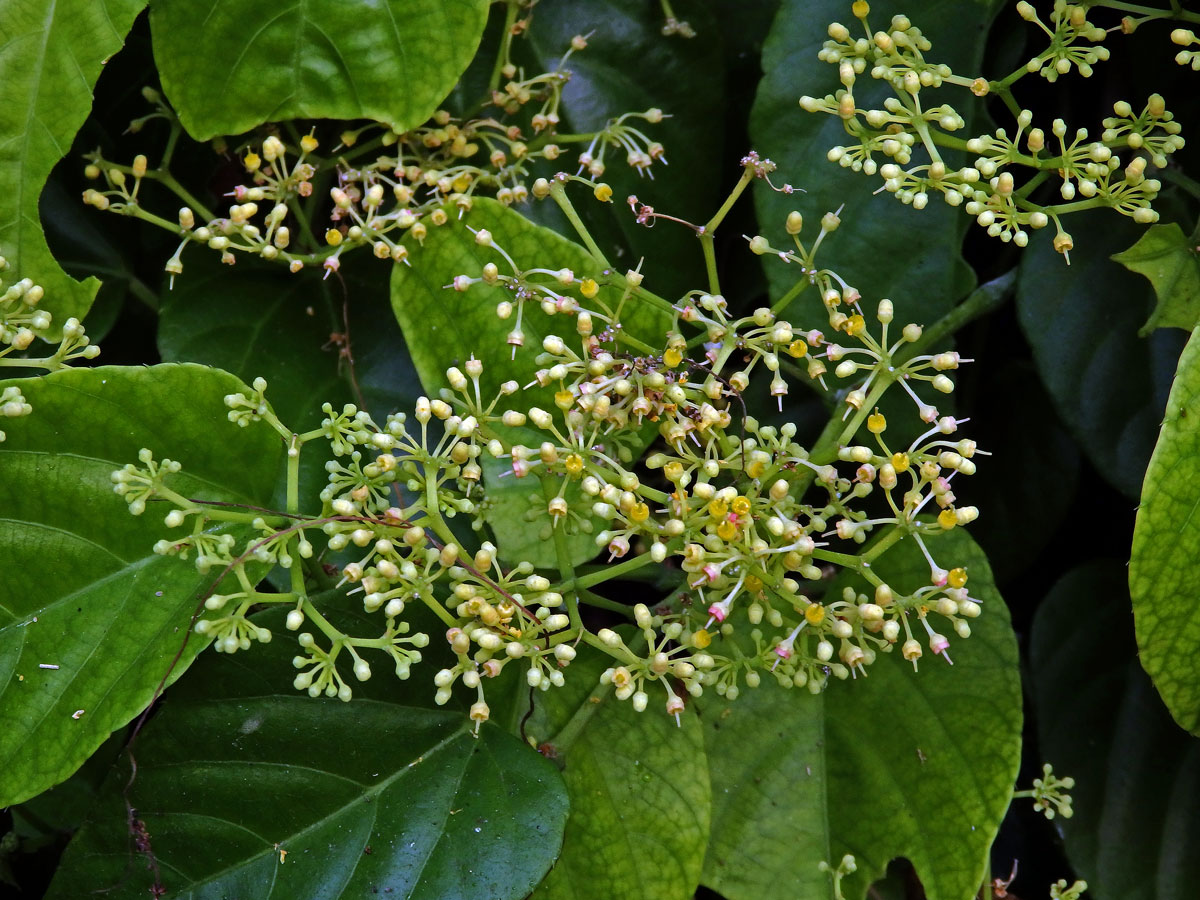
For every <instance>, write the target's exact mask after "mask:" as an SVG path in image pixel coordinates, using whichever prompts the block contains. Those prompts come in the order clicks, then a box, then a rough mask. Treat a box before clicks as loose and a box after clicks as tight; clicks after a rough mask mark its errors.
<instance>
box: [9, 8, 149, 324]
mask: <svg viewBox="0 0 1200 900" xmlns="http://www.w3.org/2000/svg"><path fill="white" fill-rule="evenodd" d="M145 5H146V4H145V2H144V0H105V2H103V3H94V2H87V0H76V2H55V0H39V2H35V3H7V4H5V8H4V15H3V16H2V17H0V135H5V136H7V137H6V139H5V140H4V141H0V192H2V193H3V196H5V197H6V198H8V200H7V202H6V203H5V205H4V209H3V213H2V215H0V256H2V257H4V258H6V259H7V260H8V264H9V271H11V272H13V273H14V274H15V275H16V277H17V278H29V279H31V280H32V281H34V282H35V283H36V284H40V285H41V286H42V287H43V289H44V290H45V292H46V296H45V299H44V300H43V301H42V304H41V306H42V308H43V309H46V310H47V311H49V312H50V313H51V314H52V315H53V317H54V318H53V321H52V322H51V329H50V332H49V336H50V337H57V336H59V335H60V334H61V333H62V325H63V323H64V322H65V321H66V320H67V319H68V318H71V317H72V316H74V317H75V318H78V319H82V318H83V316H84V314H85V313H86V312H87V311H88V309H89V308H90V307H91V305H92V300H93V299H94V298H95V296H96V291H97V290H99V288H100V282H99V281H98V280H96V279H95V278H88V279H86V280H84V281H76V280H75V279H73V278H71V277H70V276H69V275H68V274H67V273H66V272H64V271H63V270H62V267H61V266H59V264H58V263H57V262H56V261H55V259H54V257H53V256H52V255H51V253H50V248H49V247H48V246H47V245H46V239H45V237H44V235H43V233H42V226H41V220H40V218H39V215H38V198H39V196H40V195H41V192H42V188H43V186H44V185H45V184H46V179H47V178H49V176H50V171H51V170H52V169H53V168H54V164H55V163H56V162H58V160H59V159H61V158H62V157H63V156H64V155H65V153H66V150H67V149H68V148H69V147H70V145H71V139H72V138H73V137H74V136H75V132H76V131H78V130H79V127H80V126H81V125H82V124H83V121H84V119H86V118H87V114H88V112H89V110H91V107H92V93H91V92H92V87H93V85H95V83H96V79H97V78H98V77H99V75H100V69H101V67H102V66H103V65H104V62H105V61H106V60H107V58H108V57H109V56H111V55H112V54H113V53H115V52H116V51H117V50H119V49H120V48H121V44H122V42H123V41H124V39H125V35H126V33H127V32H128V31H129V29H130V28H131V27H132V26H133V20H134V18H135V17H136V16H137V14H138V13H139V12H140V11H141V9H142V7H143V6H145Z"/></svg>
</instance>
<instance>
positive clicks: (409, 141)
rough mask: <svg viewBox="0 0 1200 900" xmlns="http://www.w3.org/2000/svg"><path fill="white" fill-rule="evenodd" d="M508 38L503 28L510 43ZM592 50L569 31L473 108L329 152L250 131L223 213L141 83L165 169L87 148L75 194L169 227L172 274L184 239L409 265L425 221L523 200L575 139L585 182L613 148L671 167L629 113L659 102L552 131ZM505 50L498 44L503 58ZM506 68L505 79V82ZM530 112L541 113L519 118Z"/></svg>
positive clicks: (316, 260)
mask: <svg viewBox="0 0 1200 900" xmlns="http://www.w3.org/2000/svg"><path fill="white" fill-rule="evenodd" d="M510 38H511V34H509V33H508V32H506V40H508V39H510ZM586 46H587V39H586V38H585V37H583V36H576V37H575V38H573V39H572V41H571V46H570V48H569V49H568V51H567V52H566V53H565V54H564V55H563V57H562V58H561V59H560V60H559V63H558V66H557V67H556V68H555V69H554V71H552V72H546V73H542V74H539V75H536V76H533V77H531V78H524V77H521V76H520V75H519V74H518V71H517V67H516V66H515V65H513V64H512V63H511V62H510V61H509V62H505V63H504V64H503V65H502V66H500V68H499V69H498V71H497V76H496V79H497V80H496V84H495V86H494V87H493V89H492V91H491V95H490V105H488V106H485V107H483V108H481V109H480V110H479V114H478V115H475V116H468V117H465V118H461V117H455V116H452V115H451V114H450V113H449V112H447V111H446V110H438V111H437V112H436V113H434V115H433V118H432V120H431V121H429V122H428V123H426V124H425V125H422V126H420V127H418V128H414V129H412V130H410V131H405V132H395V131H393V130H390V129H387V128H383V127H381V126H379V125H374V124H372V125H367V126H363V127H361V128H354V129H347V130H345V131H343V132H342V133H341V134H340V136H339V139H338V143H337V144H336V146H335V147H334V148H333V150H332V152H331V153H330V154H329V155H322V154H320V153H319V152H318V151H319V150H320V147H321V142H320V141H319V140H318V138H317V136H316V134H315V131H310V132H309V133H308V134H306V135H303V136H301V135H298V134H297V135H294V138H295V140H294V141H292V142H291V143H290V144H289V143H288V142H285V141H284V140H283V139H282V138H281V137H280V136H279V134H278V133H277V132H276V131H270V132H269V133H266V134H265V136H263V137H261V139H254V140H251V141H248V142H247V143H245V144H244V145H242V146H241V147H240V149H239V150H238V153H239V155H240V162H241V165H242V168H243V170H244V177H245V181H244V182H243V183H241V184H238V185H236V186H235V187H234V188H233V190H232V191H230V192H229V194H228V195H227V196H228V197H229V198H230V199H231V201H232V202H231V204H230V205H229V207H228V208H227V210H226V211H225V213H224V214H221V213H220V212H219V211H217V210H214V209H209V208H208V207H206V206H205V205H204V204H203V203H202V202H200V201H199V200H197V199H196V198H195V197H193V196H192V195H191V194H189V193H188V192H187V190H186V189H185V188H184V187H183V186H182V185H181V184H179V182H178V181H176V179H175V178H174V176H173V175H171V173H170V172H169V170H168V165H169V162H170V149H172V148H173V147H174V143H175V138H176V137H177V136H178V130H179V124H178V121H177V119H176V118H175V115H174V112H173V111H172V110H171V109H170V108H169V107H167V106H166V104H165V102H164V101H163V99H162V97H161V96H160V95H159V94H158V93H157V92H155V91H153V90H147V91H146V92H145V94H146V97H147V99H149V100H150V101H151V102H152V103H153V104H154V105H155V107H156V110H157V111H156V112H155V113H154V114H152V115H151V116H149V117H147V118H162V119H165V120H166V121H167V122H168V123H170V125H171V128H172V129H173V130H172V139H171V140H170V141H169V144H168V152H167V153H166V154H165V155H164V159H163V161H162V163H161V165H160V166H159V168H157V169H151V168H150V167H149V162H148V160H147V158H146V156H144V155H138V156H137V157H136V158H135V159H134V160H133V163H132V164H131V165H128V166H125V165H118V164H115V163H112V162H109V161H106V160H105V159H104V158H103V157H102V156H101V154H100V153H99V152H98V151H97V152H95V153H92V154H90V155H89V157H88V159H89V160H90V161H89V163H88V165H87V167H86V174H87V176H88V177H89V178H91V179H93V180H98V181H102V182H103V184H104V186H103V188H101V189H97V188H88V189H87V190H86V191H85V192H84V194H83V201H84V202H85V203H87V204H89V205H91V206H94V207H96V208H97V209H100V210H108V211H111V212H116V213H120V214H123V215H131V216H136V217H137V218H140V219H143V220H145V221H147V222H150V223H152V224H154V225H157V226H159V227H161V228H163V229H165V230H167V231H170V232H172V233H174V234H177V235H178V237H179V239H180V243H179V246H178V248H177V249H176V251H175V253H174V254H172V256H171V258H170V259H169V260H168V261H167V263H166V266H165V269H166V271H167V272H168V273H169V274H170V275H171V278H172V281H173V280H174V276H176V275H178V274H180V273H182V272H183V258H182V256H183V252H184V251H185V250H186V249H187V248H188V247H189V246H192V245H204V246H207V247H208V248H209V249H211V250H214V251H216V252H218V253H220V255H221V260H222V262H224V263H227V264H229V265H233V264H234V263H235V262H236V260H237V254H239V253H241V254H248V255H252V256H257V257H260V258H262V259H266V260H272V261H278V262H280V263H282V264H286V265H287V266H288V267H289V269H290V270H291V271H292V272H299V271H301V270H303V269H304V268H306V267H309V266H319V267H322V268H323V269H324V272H325V275H326V276H328V275H329V274H330V273H332V272H336V271H337V270H338V269H339V267H340V265H341V257H342V256H343V255H344V254H345V253H346V252H349V251H351V250H353V249H357V248H362V247H369V248H371V251H372V252H373V253H374V255H375V256H376V257H379V258H381V259H391V260H393V261H395V262H405V263H407V262H408V255H409V248H408V242H406V241H405V240H404V238H406V237H407V236H411V237H412V238H415V240H416V241H417V242H418V243H420V242H422V241H423V240H424V238H425V235H426V234H427V232H428V229H429V228H430V227H436V226H439V225H444V224H445V223H446V222H447V220H448V218H449V215H450V214H452V213H454V212H455V211H457V215H459V216H462V215H463V214H464V213H465V212H466V211H468V210H469V209H470V208H471V204H472V202H473V198H474V197H475V196H477V195H478V194H480V193H486V194H488V195H491V196H494V197H495V198H496V199H497V200H499V201H500V202H501V203H504V204H506V205H508V204H512V203H524V202H526V201H527V200H528V199H529V187H528V184H529V182H530V180H531V177H532V173H533V172H535V171H536V170H538V169H540V168H545V167H546V166H547V165H548V164H553V162H554V161H555V160H558V159H560V157H564V156H565V155H566V154H567V153H568V148H569V146H570V145H571V144H579V145H582V146H583V147H584V148H585V149H583V150H582V152H580V153H579V154H578V164H579V167H580V171H581V172H582V171H584V170H587V172H588V173H589V174H590V176H591V177H593V178H599V177H600V176H601V175H602V174H603V173H604V171H605V156H606V154H607V153H608V152H609V151H610V150H614V149H615V150H616V151H617V152H619V153H623V154H624V157H625V162H626V163H627V164H628V165H629V166H631V167H632V168H634V169H635V170H636V171H637V172H638V173H639V174H641V173H647V174H651V171H650V170H651V168H652V166H653V165H654V164H655V163H658V162H661V163H662V164H664V165H665V164H666V159H665V157H664V150H663V146H662V144H660V143H658V142H656V141H654V140H652V139H651V138H649V137H648V136H647V135H646V134H644V133H643V132H642V131H641V130H639V128H638V127H636V123H637V122H646V123H651V124H655V123H658V122H660V121H662V118H663V112H662V110H659V109H650V110H647V111H645V112H627V113H624V114H622V115H619V116H617V117H615V118H614V119H612V120H611V121H609V122H608V123H607V124H606V125H605V127H604V128H603V129H601V130H600V131H598V132H595V133H583V134H572V135H563V136H561V137H560V136H558V135H557V134H556V131H557V126H558V124H559V105H560V103H561V99H562V89H563V86H564V85H565V84H566V83H567V81H568V80H569V79H570V77H571V73H570V71H569V70H568V69H567V68H565V65H566V63H567V62H568V61H569V59H570V57H571V55H572V54H573V53H575V52H577V51H580V50H583V49H584V48H586ZM507 52H508V44H507V43H506V44H505V47H504V53H505V57H504V58H505V59H507ZM501 76H503V78H504V79H506V80H505V81H504V83H503V84H502V85H501V84H500V77H501ZM529 109H536V110H537V111H536V112H533V113H532V114H530V115H526V116H524V117H521V118H514V117H517V116H519V115H520V114H522V113H526V112H528V110H529ZM496 111H499V117H497V116H496V115H494V114H493V113H495V112H496ZM140 124H142V120H139V127H140ZM145 179H150V180H153V181H157V182H159V183H161V184H162V185H163V186H165V187H167V188H169V189H170V190H171V191H173V192H174V193H175V194H176V195H177V196H178V197H179V198H180V199H181V200H183V202H184V203H185V205H184V206H183V207H182V208H180V209H179V211H178V213H177V214H176V215H175V216H174V217H173V218H164V217H161V216H159V215H157V214H155V213H153V212H150V211H149V210H147V209H145V208H144V207H143V205H142V204H141V202H140V201H139V198H138V194H139V190H140V188H141V185H142V182H143V180H145ZM309 198H311V199H309ZM314 207H315V208H314ZM448 210H449V212H448ZM318 216H324V217H325V220H324V224H320V225H318V224H317V223H318V222H319V218H318Z"/></svg>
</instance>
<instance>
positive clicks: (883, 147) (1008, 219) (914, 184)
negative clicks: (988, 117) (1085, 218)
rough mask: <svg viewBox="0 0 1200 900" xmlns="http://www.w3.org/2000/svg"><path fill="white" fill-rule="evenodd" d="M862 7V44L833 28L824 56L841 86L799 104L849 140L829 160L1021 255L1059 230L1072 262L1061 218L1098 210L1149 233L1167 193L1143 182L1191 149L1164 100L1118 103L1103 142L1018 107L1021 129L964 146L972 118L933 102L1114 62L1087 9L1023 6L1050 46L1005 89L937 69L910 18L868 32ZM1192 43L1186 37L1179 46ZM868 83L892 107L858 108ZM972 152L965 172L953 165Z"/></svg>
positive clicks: (1058, 244) (1059, 4) (1058, 240)
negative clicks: (951, 90)
mask: <svg viewBox="0 0 1200 900" xmlns="http://www.w3.org/2000/svg"><path fill="white" fill-rule="evenodd" d="M854 6H855V15H856V16H858V18H859V22H860V25H861V27H862V29H863V34H862V36H859V37H855V36H854V35H852V33H851V30H850V29H849V28H847V27H846V26H845V25H842V24H840V23H836V22H835V23H834V24H832V25H830V26H829V29H828V33H829V39H828V40H827V41H825V43H824V45H823V47H822V49H821V51H820V53H819V54H818V56H819V58H820V59H821V60H823V61H825V62H828V63H830V64H832V65H835V66H837V67H838V75H839V79H840V81H841V85H842V86H841V87H840V88H839V89H838V90H837V91H836V92H835V93H833V94H829V95H827V96H825V97H823V98H817V97H808V96H806V97H802V98H800V105H801V107H803V108H804V109H805V110H806V111H808V112H824V113H828V114H832V115H836V116H839V117H840V118H841V119H842V120H843V122H844V124H845V128H846V131H847V133H848V134H849V135H850V136H851V138H852V139H853V142H852V143H850V144H847V145H845V146H835V147H833V148H831V149H830V150H829V152H828V158H829V159H830V160H831V161H832V162H836V163H838V164H839V165H841V166H843V167H846V168H849V169H851V170H853V171H856V172H863V173H864V174H866V175H879V177H880V178H882V179H883V187H884V189H885V190H887V191H888V192H889V193H891V194H893V195H894V196H895V197H896V198H897V199H898V200H899V201H900V202H902V203H905V204H907V205H911V206H912V207H913V208H914V209H923V208H924V207H925V206H927V205H928V203H929V201H930V198H931V197H933V196H940V197H941V198H942V200H944V201H945V202H946V203H947V204H949V205H950V206H955V207H961V208H962V209H963V210H964V211H965V212H966V213H967V214H968V215H970V216H972V217H973V218H974V219H975V220H976V222H977V223H978V224H979V225H980V226H981V227H982V228H984V229H985V230H986V231H987V233H988V234H989V235H991V236H992V237H996V238H999V239H1000V240H1002V241H1005V242H1009V241H1011V242H1012V243H1014V244H1016V245H1017V246H1018V247H1024V246H1025V245H1026V244H1028V242H1029V237H1030V232H1031V231H1036V230H1039V229H1041V228H1045V227H1046V226H1047V225H1048V224H1051V223H1053V224H1054V225H1055V231H1056V237H1055V239H1054V247H1055V249H1056V250H1058V251H1059V252H1061V253H1064V254H1066V253H1067V252H1068V251H1070V250H1071V248H1072V247H1073V241H1072V238H1071V236H1070V234H1069V233H1068V232H1066V231H1065V230H1064V229H1063V227H1062V223H1061V221H1060V216H1062V215H1064V214H1066V213H1070V212H1076V211H1079V210H1082V209H1089V208H1092V207H1109V208H1112V209H1115V210H1117V211H1118V212H1120V213H1122V214H1123V215H1126V216H1129V217H1131V218H1133V219H1134V220H1135V221H1137V222H1139V223H1142V224H1149V223H1152V222H1155V221H1157V220H1158V213H1157V212H1156V211H1155V210H1154V209H1153V208H1152V203H1153V202H1154V200H1155V198H1156V197H1157V196H1158V192H1159V190H1160V189H1161V184H1160V183H1159V181H1158V180H1157V179H1154V178H1150V177H1147V175H1146V168H1147V164H1149V165H1152V166H1154V167H1155V168H1160V169H1161V168H1163V167H1165V166H1166V165H1167V158H1168V156H1170V154H1172V153H1174V152H1175V151H1176V150H1179V149H1181V148H1182V147H1183V146H1184V139H1183V137H1182V136H1181V135H1180V130H1181V127H1180V125H1179V123H1178V122H1177V121H1175V118H1174V115H1173V114H1172V113H1171V112H1169V111H1168V110H1167V109H1166V104H1165V102H1164V100H1163V98H1162V97H1161V96H1160V95H1158V94H1152V95H1151V96H1150V98H1149V100H1148V101H1147V103H1146V105H1145V106H1144V107H1143V108H1142V109H1140V110H1137V109H1135V108H1134V107H1133V106H1131V105H1130V104H1129V103H1127V102H1125V101H1118V102H1117V103H1115V104H1114V107H1113V112H1114V116H1113V117H1111V118H1108V119H1105V120H1104V122H1103V131H1102V132H1101V133H1100V134H1098V135H1093V134H1090V133H1089V131H1088V130H1087V129H1084V128H1078V129H1074V130H1071V129H1069V128H1068V126H1067V124H1066V123H1065V122H1064V121H1063V120H1062V119H1055V120H1054V121H1053V123H1051V126H1050V128H1049V129H1043V128H1041V127H1035V126H1034V123H1033V115H1032V113H1030V112H1029V111H1028V110H1017V106H1016V103H1015V102H1013V103H1010V107H1011V108H1012V109H1014V110H1017V111H1016V112H1015V118H1016V127H1015V128H1008V129H1006V128H999V129H997V130H996V131H995V132H994V133H992V134H981V135H977V136H975V137H971V138H968V139H964V138H962V137H959V136H958V132H960V131H961V130H962V129H963V128H965V127H966V119H965V118H964V116H963V115H962V114H961V113H959V111H958V110H956V109H955V108H954V107H953V106H951V105H950V104H948V103H945V102H941V100H940V98H935V97H934V95H933V92H934V91H935V90H936V89H938V88H940V87H942V86H943V85H945V84H954V85H958V86H960V87H966V88H969V89H970V90H971V92H972V93H973V94H975V96H977V97H984V96H986V95H988V94H993V93H995V94H1003V95H1005V96H1006V97H1009V98H1010V99H1011V95H1010V87H1011V85H1012V84H1013V83H1014V82H1015V81H1017V80H1018V79H1019V78H1020V77H1021V76H1022V75H1024V74H1026V73H1033V72H1037V73H1039V74H1040V75H1041V76H1042V77H1044V78H1045V79H1046V80H1047V81H1050V82H1053V81H1055V80H1056V79H1057V78H1059V77H1060V76H1061V75H1066V74H1067V73H1069V72H1072V71H1077V72H1078V73H1079V74H1080V75H1082V76H1083V77H1085V78H1086V77H1088V76H1089V75H1091V74H1092V66H1093V65H1094V64H1095V63H1097V62H1099V61H1102V60H1105V59H1107V58H1108V51H1107V49H1106V48H1105V47H1104V46H1102V44H1101V42H1102V41H1103V40H1104V38H1105V36H1106V33H1107V32H1106V31H1105V29H1103V28H1100V27H1097V26H1095V25H1093V24H1092V23H1091V22H1089V21H1088V20H1087V13H1086V9H1085V7H1084V6H1080V5H1072V4H1068V3H1065V2H1063V0H1056V2H1055V3H1054V6H1053V12H1052V14H1051V16H1050V21H1049V24H1047V23H1044V22H1042V20H1041V19H1039V18H1038V15H1037V12H1036V10H1035V9H1034V7H1033V6H1032V4H1030V3H1026V2H1022V3H1018V4H1017V12H1018V13H1019V14H1020V16H1021V17H1022V18H1023V19H1025V20H1027V21H1029V22H1032V23H1034V24H1035V25H1036V26H1037V27H1039V28H1040V29H1041V30H1042V31H1044V32H1045V33H1046V35H1047V37H1048V38H1049V40H1050V46H1049V47H1048V48H1047V49H1046V50H1045V51H1043V52H1042V53H1040V54H1039V55H1038V56H1036V57H1034V58H1033V59H1031V60H1029V62H1028V63H1027V64H1026V65H1025V66H1024V67H1022V68H1021V69H1019V70H1017V72H1014V73H1013V75H1012V76H1010V77H1009V78H1007V79H1004V80H1002V81H999V82H994V81H988V80H986V79H984V78H981V77H973V76H962V75H956V74H955V73H953V72H952V71H951V69H950V67H949V66H947V65H945V64H943V63H934V62H931V61H929V60H928V59H927V58H926V54H927V53H928V52H929V51H930V50H931V49H932V45H931V44H930V41H929V40H928V38H926V37H925V36H924V34H923V33H922V32H921V30H920V28H918V27H917V26H916V25H915V24H914V23H913V22H912V21H910V20H909V18H908V17H907V16H903V15H897V16H894V17H893V18H892V20H891V22H890V23H889V25H888V27H887V28H886V29H885V30H879V31H874V32H872V31H871V28H870V25H869V24H868V20H867V16H868V15H869V6H868V4H866V3H856V4H854ZM1177 33H1178V32H1177ZM1184 36H1185V35H1183V34H1180V39H1179V41H1177V42H1182V39H1183V37H1184ZM1189 41H1190V38H1189ZM1185 52H1186V51H1185ZM1189 59H1190V57H1189ZM864 74H869V75H870V77H871V78H872V79H874V80H881V81H885V82H887V83H888V84H889V85H890V86H891V88H892V90H893V93H894V96H890V97H888V98H887V99H885V100H884V102H883V104H882V108H878V109H862V108H859V107H858V105H857V104H856V101H855V94H854V88H855V84H856V80H857V79H858V78H859V77H860V76H862V75H864ZM964 152H965V154H966V159H965V160H964V162H966V163H967V164H965V165H963V164H957V163H954V162H950V161H949V160H948V159H947V156H948V155H949V156H955V155H961V154H963V153H964ZM918 154H920V155H918ZM1022 170H1025V171H1028V172H1030V173H1031V174H1030V176H1029V177H1025V176H1024V175H1023V173H1022ZM1047 176H1050V177H1051V178H1053V177H1057V178H1058V179H1059V184H1058V188H1059V194H1060V195H1061V198H1062V200H1063V202H1062V203H1060V204H1054V203H1039V202H1037V201H1035V200H1034V199H1033V191H1034V190H1035V189H1036V188H1037V187H1038V186H1039V185H1041V184H1042V183H1043V181H1045V180H1046V179H1047Z"/></svg>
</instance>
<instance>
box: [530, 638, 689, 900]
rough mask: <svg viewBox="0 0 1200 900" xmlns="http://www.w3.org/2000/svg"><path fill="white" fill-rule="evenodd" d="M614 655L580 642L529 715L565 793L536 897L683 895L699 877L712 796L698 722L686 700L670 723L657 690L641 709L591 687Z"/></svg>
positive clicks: (627, 899)
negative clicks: (562, 829)
mask: <svg viewBox="0 0 1200 900" xmlns="http://www.w3.org/2000/svg"><path fill="white" fill-rule="evenodd" d="M611 662H612V660H611V659H610V658H608V657H605V656H601V655H600V654H598V653H595V652H593V651H591V650H587V649H583V648H581V652H580V656H579V658H578V659H576V661H575V662H573V663H572V664H571V666H570V668H569V669H567V671H566V673H565V674H566V678H567V682H566V685H565V686H564V687H562V688H552V689H551V690H550V691H548V692H547V693H545V694H543V695H542V697H543V698H544V700H542V701H539V708H538V714H537V717H536V718H535V719H533V720H532V721H531V722H530V724H529V729H528V733H529V734H530V735H534V736H536V737H535V739H536V740H538V741H542V740H546V741H549V742H550V743H551V745H552V747H553V748H554V749H553V752H556V753H557V755H558V758H559V760H560V763H561V764H562V765H563V774H564V777H565V778H566V782H567V792H568V794H569V796H570V798H571V817H570V819H568V820H567V832H566V836H565V837H564V839H563V851H562V856H561V857H559V860H558V862H557V863H556V864H555V866H554V868H553V869H552V870H551V871H550V874H549V875H548V876H547V877H546V880H545V881H544V882H542V884H541V885H540V886H539V887H538V889H537V891H536V892H535V893H534V895H533V897H534V900H591V898H595V897H614V898H615V897H620V898H621V900H688V898H690V897H692V895H693V894H694V893H695V891H696V885H697V884H698V883H699V880H700V867H701V863H702V861H703V859H704V845H705V842H706V840H707V838H708V828H709V814H710V813H709V811H710V803H711V798H710V794H709V776H708V770H707V766H706V765H705V761H704V738H703V736H702V734H701V727H700V722H699V720H698V719H697V718H696V716H695V714H694V713H693V712H691V711H690V710H689V711H686V712H684V713H683V715H682V716H680V721H679V727H676V723H675V719H674V718H672V717H670V716H668V715H666V714H665V713H664V709H663V705H662V704H663V703H665V701H666V695H665V694H662V693H658V694H657V695H655V696H654V697H653V700H652V702H651V706H650V708H648V709H647V710H646V711H645V712H642V713H637V712H634V711H633V708H632V707H631V706H630V704H629V703H628V702H621V701H618V700H616V699H615V698H614V697H613V696H612V692H611V690H608V689H604V688H601V689H599V690H598V691H596V692H593V691H592V689H593V688H594V687H596V686H597V683H598V676H599V675H600V673H601V672H602V671H603V670H604V668H605V667H607V666H608V665H610V664H611Z"/></svg>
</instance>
